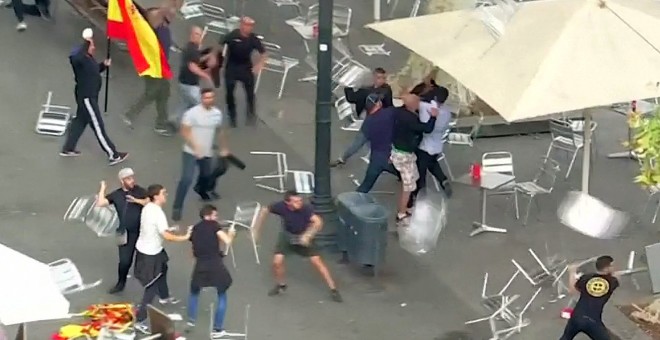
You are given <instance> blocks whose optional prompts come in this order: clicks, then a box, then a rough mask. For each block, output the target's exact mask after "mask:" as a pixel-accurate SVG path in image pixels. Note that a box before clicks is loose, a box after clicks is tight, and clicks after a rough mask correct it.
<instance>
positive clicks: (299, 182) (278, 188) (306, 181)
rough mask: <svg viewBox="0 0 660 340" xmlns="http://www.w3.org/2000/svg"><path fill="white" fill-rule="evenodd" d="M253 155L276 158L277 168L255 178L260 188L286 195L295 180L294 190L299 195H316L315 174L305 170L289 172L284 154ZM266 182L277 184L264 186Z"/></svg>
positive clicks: (258, 153)
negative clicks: (290, 182)
mask: <svg viewBox="0 0 660 340" xmlns="http://www.w3.org/2000/svg"><path fill="white" fill-rule="evenodd" d="M250 154H251V155H256V156H271V157H275V160H276V162H277V164H276V166H277V168H276V169H275V170H274V171H271V172H269V173H268V174H265V175H261V176H253V177H252V178H253V179H254V180H255V182H256V183H255V185H256V186H257V187H259V188H262V189H266V190H270V191H274V192H277V193H280V194H283V193H285V192H286V191H287V190H289V188H287V186H288V185H289V181H290V179H293V184H294V186H293V187H292V188H290V189H294V190H295V191H296V192H297V193H299V194H313V193H314V173H313V172H311V171H303V170H289V165H288V163H287V158H286V154H285V153H283V152H270V151H252V152H250ZM264 180H270V181H274V182H275V186H273V185H272V184H271V185H269V184H264Z"/></svg>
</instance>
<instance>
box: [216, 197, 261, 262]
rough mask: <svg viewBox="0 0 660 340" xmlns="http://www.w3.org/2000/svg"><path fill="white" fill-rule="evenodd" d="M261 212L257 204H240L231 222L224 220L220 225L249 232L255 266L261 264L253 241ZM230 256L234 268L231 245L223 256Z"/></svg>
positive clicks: (259, 205) (234, 257)
mask: <svg viewBox="0 0 660 340" xmlns="http://www.w3.org/2000/svg"><path fill="white" fill-rule="evenodd" d="M260 211H261V204H260V203H259V202H242V203H238V204H237V205H236V210H235V211H234V217H233V218H232V219H231V220H224V221H222V222H221V223H226V224H229V229H230V230H231V229H234V230H235V229H236V227H242V228H245V229H247V230H248V231H249V232H250V241H251V242H252V250H253V251H254V258H255V260H256V262H257V264H261V261H260V260H259V250H258V247H257V242H256V241H255V239H254V226H255V223H256V222H257V217H259V212H260ZM228 253H229V254H231V260H232V263H233V265H234V268H236V256H235V255H234V248H233V244H230V245H228V246H227V248H226V249H225V254H228Z"/></svg>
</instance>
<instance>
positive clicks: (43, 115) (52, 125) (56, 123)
mask: <svg viewBox="0 0 660 340" xmlns="http://www.w3.org/2000/svg"><path fill="white" fill-rule="evenodd" d="M52 101H53V92H52V91H49V92H48V98H47V99H46V103H45V104H44V105H42V106H41V111H39V117H38V118H37V125H36V126H35V128H34V131H35V132H36V133H38V134H40V135H47V136H63V135H64V134H65V133H66V130H67V128H68V127H69V122H71V107H69V106H64V105H54V104H53V103H52Z"/></svg>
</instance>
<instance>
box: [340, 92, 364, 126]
mask: <svg viewBox="0 0 660 340" xmlns="http://www.w3.org/2000/svg"><path fill="white" fill-rule="evenodd" d="M335 110H336V111H337V117H338V118H339V121H344V120H346V119H348V124H347V125H343V126H342V127H341V129H342V130H344V131H353V132H357V131H360V128H361V127H362V123H363V122H364V120H363V119H360V118H358V116H357V113H356V112H355V108H354V107H353V104H351V103H349V102H348V100H346V97H345V96H343V97H340V98H339V99H337V100H336V101H335Z"/></svg>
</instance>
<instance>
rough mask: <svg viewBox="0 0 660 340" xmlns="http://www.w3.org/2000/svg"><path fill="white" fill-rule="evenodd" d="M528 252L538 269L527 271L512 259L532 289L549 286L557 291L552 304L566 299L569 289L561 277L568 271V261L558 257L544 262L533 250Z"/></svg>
mask: <svg viewBox="0 0 660 340" xmlns="http://www.w3.org/2000/svg"><path fill="white" fill-rule="evenodd" d="M527 252H529V254H530V255H531V256H532V258H533V259H534V261H535V265H536V267H534V269H533V270H525V268H524V267H523V266H522V265H520V263H518V262H517V261H516V260H514V259H511V263H513V265H514V266H515V267H516V269H518V270H519V271H520V272H521V273H522V274H523V276H524V277H525V279H526V280H527V281H528V282H529V283H530V284H531V285H532V287H534V288H537V287H540V286H543V285H548V284H549V285H551V286H552V287H554V288H555V289H556V299H553V300H552V301H551V302H554V301H557V300H559V299H562V298H564V297H565V296H566V293H567V292H568V287H566V285H565V284H564V282H563V281H562V280H561V277H562V275H564V273H565V272H566V271H567V269H568V264H567V261H566V260H565V259H560V258H559V257H558V256H553V257H549V258H548V259H547V260H546V261H545V262H544V261H542V260H541V258H539V256H538V255H537V254H536V252H534V250H532V249H531V248H529V249H527Z"/></svg>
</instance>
